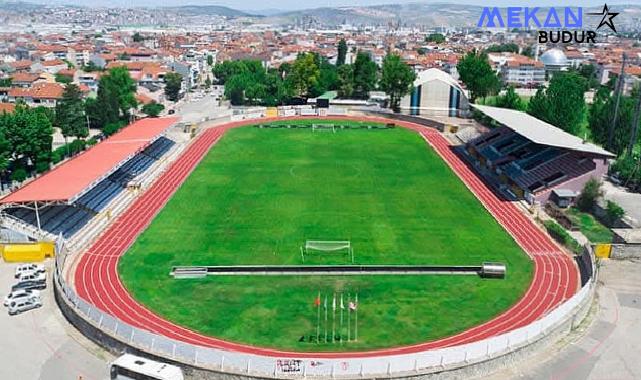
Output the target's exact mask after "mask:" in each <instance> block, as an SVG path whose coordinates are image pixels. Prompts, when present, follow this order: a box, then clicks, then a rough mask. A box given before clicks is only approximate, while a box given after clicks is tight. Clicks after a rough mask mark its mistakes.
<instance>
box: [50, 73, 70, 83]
mask: <svg viewBox="0 0 641 380" xmlns="http://www.w3.org/2000/svg"><path fill="white" fill-rule="evenodd" d="M54 77H55V79H56V82H57V83H62V84H69V83H71V82H73V78H71V77H70V76H67V75H64V74H60V73H56V74H55V75H54Z"/></svg>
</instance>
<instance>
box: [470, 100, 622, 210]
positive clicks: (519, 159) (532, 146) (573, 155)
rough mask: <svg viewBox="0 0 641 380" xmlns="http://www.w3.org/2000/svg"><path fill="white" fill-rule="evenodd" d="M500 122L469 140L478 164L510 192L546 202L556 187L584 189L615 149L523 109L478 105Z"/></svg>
mask: <svg viewBox="0 0 641 380" xmlns="http://www.w3.org/2000/svg"><path fill="white" fill-rule="evenodd" d="M473 107H474V108H476V109H477V110H479V111H481V112H482V113H483V114H485V115H486V116H488V117H489V118H491V119H493V120H494V121H495V122H496V123H498V125H499V126H498V127H497V128H494V129H492V130H490V131H489V132H487V133H484V134H482V135H480V136H478V137H476V138H474V139H471V140H469V141H468V142H467V143H466V144H465V152H466V153H467V154H468V155H469V157H470V158H471V159H472V160H473V161H474V162H475V163H476V165H477V167H478V168H479V169H481V171H482V172H483V173H484V174H486V175H487V176H489V177H492V179H493V180H495V181H496V182H498V183H499V184H500V185H499V187H500V188H501V189H503V190H504V191H505V192H507V193H508V194H509V195H511V196H513V197H515V198H519V199H526V200H527V201H528V202H530V203H534V202H541V203H544V202H546V201H547V200H548V198H549V197H550V194H551V191H552V190H553V189H565V190H570V191H573V192H578V191H580V190H581V189H582V188H583V185H584V184H585V182H586V181H587V180H588V179H589V178H591V177H595V178H600V177H601V176H602V175H603V174H605V173H606V172H607V169H608V159H610V158H613V157H614V155H613V154H612V153H610V152H608V151H605V150H603V149H602V148H600V147H598V146H596V145H593V144H590V143H587V142H585V141H582V140H581V139H579V138H578V137H576V136H573V135H570V134H568V133H566V132H564V131H562V130H561V129H559V128H557V127H555V126H553V125H550V124H548V123H545V122H543V121H541V120H538V119H536V118H534V117H532V116H530V115H527V114H525V113H523V112H520V111H515V110H510V109H503V108H496V107H488V106H480V105H473Z"/></svg>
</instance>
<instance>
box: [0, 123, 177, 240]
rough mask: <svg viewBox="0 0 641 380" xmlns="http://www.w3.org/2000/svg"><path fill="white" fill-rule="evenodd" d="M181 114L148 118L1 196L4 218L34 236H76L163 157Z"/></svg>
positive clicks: (12, 225) (14, 227) (108, 211)
mask: <svg viewBox="0 0 641 380" xmlns="http://www.w3.org/2000/svg"><path fill="white" fill-rule="evenodd" d="M176 121H177V119H175V118H165V119H143V120H140V121H138V122H135V123H133V124H131V125H130V126H128V127H126V128H124V129H123V130H122V131H120V132H119V133H117V134H115V135H114V136H112V137H110V138H108V139H107V140H105V141H103V142H101V143H99V144H97V145H96V146H94V147H92V148H91V149H89V150H88V151H86V152H84V153H82V154H80V155H79V156H77V157H75V158H73V159H71V160H69V161H67V162H65V163H63V164H62V165H60V166H58V167H56V168H55V169H53V170H52V171H50V172H48V173H46V174H45V175H43V176H42V177H39V178H37V179H35V180H34V181H32V182H30V183H29V184H27V185H26V186H24V187H22V188H20V189H19V190H17V191H15V192H13V193H11V194H9V195H7V196H6V197H4V198H2V199H0V209H1V212H2V223H3V225H4V226H5V227H7V228H10V229H14V230H18V232H20V233H23V234H25V235H27V236H28V237H30V238H33V239H40V238H43V237H53V236H59V235H62V236H64V237H65V238H71V237H72V236H74V235H75V234H76V233H78V232H79V231H80V230H81V229H82V228H83V227H84V226H85V225H87V224H88V223H89V222H90V221H92V220H93V219H95V217H96V216H97V215H100V214H101V213H108V214H109V213H111V211H110V210H108V206H109V205H110V204H111V203H112V202H113V201H114V200H115V199H116V198H117V197H119V196H120V195H121V194H123V192H124V190H125V189H126V188H127V187H128V186H129V185H130V183H132V182H135V181H136V180H138V179H140V178H141V176H142V175H144V173H145V172H146V171H147V170H149V169H150V168H151V167H152V166H153V165H154V163H156V162H158V161H159V160H161V159H162V158H163V157H164V156H165V155H166V154H167V152H168V151H169V150H171V148H172V147H173V146H174V145H175V142H174V141H173V140H171V139H169V138H167V137H165V136H163V134H164V133H165V132H166V130H167V129H168V128H169V127H171V126H172V125H174V124H175V122H176Z"/></svg>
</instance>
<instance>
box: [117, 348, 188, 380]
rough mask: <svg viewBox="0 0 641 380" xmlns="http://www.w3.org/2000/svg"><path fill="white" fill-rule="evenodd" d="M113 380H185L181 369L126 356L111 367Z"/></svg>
mask: <svg viewBox="0 0 641 380" xmlns="http://www.w3.org/2000/svg"><path fill="white" fill-rule="evenodd" d="M109 373H110V378H111V379H112V380H184V377H183V372H182V370H181V369H180V367H177V366H175V365H171V364H167V363H161V362H157V361H153V360H149V359H146V358H141V357H139V356H135V355H131V354H124V355H122V356H121V357H119V358H118V359H116V360H114V361H113V362H112V363H111V365H110V366H109Z"/></svg>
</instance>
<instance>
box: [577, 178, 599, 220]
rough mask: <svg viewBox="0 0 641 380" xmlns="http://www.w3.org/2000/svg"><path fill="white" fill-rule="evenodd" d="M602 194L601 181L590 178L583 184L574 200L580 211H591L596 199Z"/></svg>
mask: <svg viewBox="0 0 641 380" xmlns="http://www.w3.org/2000/svg"><path fill="white" fill-rule="evenodd" d="M602 195H603V192H602V191H601V182H600V181H598V180H596V179H594V178H590V179H589V180H588V181H587V182H586V183H585V186H583V190H581V194H579V197H578V198H577V200H576V205H577V207H578V208H579V210H581V211H585V212H591V211H592V209H593V208H594V205H595V204H596V201H597V199H599V198H600V197H601V196H602Z"/></svg>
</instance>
